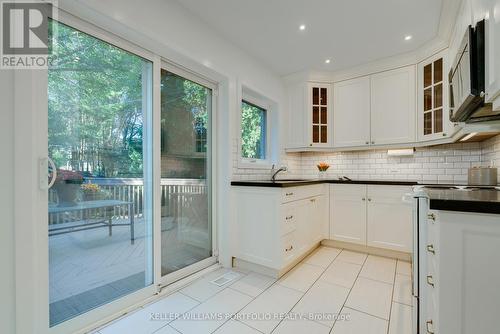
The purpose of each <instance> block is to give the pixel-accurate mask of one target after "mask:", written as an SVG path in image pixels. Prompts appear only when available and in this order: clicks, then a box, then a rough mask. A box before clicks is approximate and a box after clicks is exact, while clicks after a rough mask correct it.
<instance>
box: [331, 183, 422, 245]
mask: <svg viewBox="0 0 500 334" xmlns="http://www.w3.org/2000/svg"><path fill="white" fill-rule="evenodd" d="M410 191H411V187H407V186H393V185H358V184H332V185H330V239H332V240H338V241H344V242H350V243H355V244H360V245H366V246H372V247H378V248H385V249H391V250H396V251H401V252H406V253H410V252H411V249H412V240H413V239H412V238H413V236H412V208H411V206H410V205H408V204H406V203H404V202H403V201H402V197H403V195H404V194H405V193H408V192H410Z"/></svg>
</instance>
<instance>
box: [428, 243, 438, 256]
mask: <svg viewBox="0 0 500 334" xmlns="http://www.w3.org/2000/svg"><path fill="white" fill-rule="evenodd" d="M427 251H428V252H429V253H432V254H436V250H435V249H434V245H427Z"/></svg>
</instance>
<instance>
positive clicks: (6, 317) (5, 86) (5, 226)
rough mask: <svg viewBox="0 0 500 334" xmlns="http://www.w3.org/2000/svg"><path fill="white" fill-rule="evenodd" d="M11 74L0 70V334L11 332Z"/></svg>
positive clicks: (12, 121) (12, 315)
mask: <svg viewBox="0 0 500 334" xmlns="http://www.w3.org/2000/svg"><path fill="white" fill-rule="evenodd" d="M13 96H14V73H13V72H12V71H7V70H0V101H2V102H1V106H0V152H2V158H1V163H0V175H1V177H0V212H1V213H2V216H1V218H0V264H1V265H2V274H1V275H0V296H1V299H0V333H14V332H15V294H14V290H15V277H14V276H15V275H14V271H15V267H14V210H13V208H14V201H13V197H14V183H13V180H14V177H13V175H14V163H13V162H14V97H13Z"/></svg>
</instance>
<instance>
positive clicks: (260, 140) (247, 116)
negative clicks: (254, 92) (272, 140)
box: [241, 100, 267, 160]
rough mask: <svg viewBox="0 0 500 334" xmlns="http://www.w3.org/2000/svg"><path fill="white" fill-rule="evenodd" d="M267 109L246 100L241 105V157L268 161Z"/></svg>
mask: <svg viewBox="0 0 500 334" xmlns="http://www.w3.org/2000/svg"><path fill="white" fill-rule="evenodd" d="M266 113H267V111H266V109H264V108H261V107H258V106H256V105H254V104H252V103H250V102H247V101H245V100H243V101H242V103H241V156H242V157H243V158H248V159H260V160H265V159H266V153H267V152H266V126H267V124H266Z"/></svg>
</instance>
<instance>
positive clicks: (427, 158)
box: [290, 135, 500, 184]
mask: <svg viewBox="0 0 500 334" xmlns="http://www.w3.org/2000/svg"><path fill="white" fill-rule="evenodd" d="M296 154H297V153H295V154H294V156H295V155H296ZM299 159H300V163H299V164H298V165H295V166H294V168H293V169H291V170H290V172H291V174H293V176H294V177H298V178H317V177H318V170H317V168H316V165H317V164H318V163H319V162H327V163H328V164H330V168H329V169H328V171H327V177H328V178H333V179H336V178H338V177H340V176H347V177H349V178H351V179H355V180H408V181H416V182H423V183H441V184H443V183H448V184H449V183H453V184H461V183H463V184H466V183H467V172H468V168H469V167H476V166H495V167H498V168H500V135H498V136H496V137H494V138H491V139H489V140H486V141H484V142H481V143H456V144H448V145H438V146H432V147H421V148H417V149H416V151H415V154H414V155H413V156H410V157H389V156H388V155H387V150H368V151H355V152H336V153H300V158H299Z"/></svg>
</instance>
